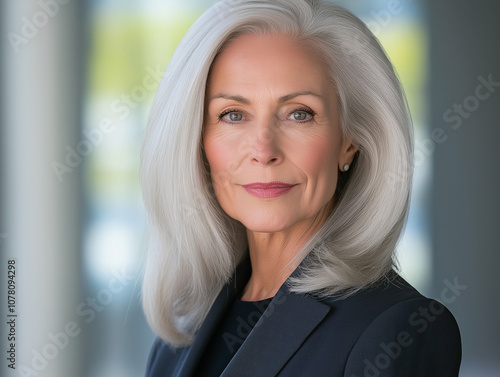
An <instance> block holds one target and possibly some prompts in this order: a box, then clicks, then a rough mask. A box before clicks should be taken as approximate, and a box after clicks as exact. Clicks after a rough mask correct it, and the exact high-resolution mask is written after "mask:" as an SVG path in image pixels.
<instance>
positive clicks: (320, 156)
mask: <svg viewBox="0 0 500 377" xmlns="http://www.w3.org/2000/svg"><path fill="white" fill-rule="evenodd" d="M337 144H338V143H334V142H332V141H331V140H329V138H317V139H315V140H310V141H309V142H308V143H307V146H306V147H305V148H302V153H301V161H302V166H303V168H304V170H305V171H306V172H307V174H308V175H310V178H313V177H314V178H315V179H317V180H318V181H320V182H325V183H327V184H330V185H331V184H334V182H335V181H336V179H337V170H338V169H337V166H338V161H337V160H338V157H337V150H338V148H339V146H338V145H337Z"/></svg>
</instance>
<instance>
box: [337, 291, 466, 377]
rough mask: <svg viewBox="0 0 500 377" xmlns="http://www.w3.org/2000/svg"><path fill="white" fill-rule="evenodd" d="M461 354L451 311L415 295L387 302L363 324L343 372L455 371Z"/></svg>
mask: <svg viewBox="0 0 500 377" xmlns="http://www.w3.org/2000/svg"><path fill="white" fill-rule="evenodd" d="M461 357H462V348H461V339H460V331H459V329H458V325H457V322H456V320H455V318H454V317H453V315H452V314H451V313H450V311H449V310H448V309H447V308H446V307H445V306H444V305H442V304H441V303H439V302H438V301H435V300H432V299H428V298H425V297H419V298H414V299H410V300H405V301H401V302H399V303H397V304H395V305H393V306H391V307H389V308H387V309H386V310H384V311H383V312H382V313H380V314H379V315H378V316H377V317H376V318H375V319H374V320H373V321H372V322H371V323H370V324H369V325H368V326H367V327H366V328H365V329H364V331H363V332H362V333H361V335H360V336H359V338H358V340H357V341H356V343H355V345H354V347H353V348H352V350H351V352H350V354H349V357H348V361H347V364H346V374H345V375H346V376H348V377H353V376H360V375H377V376H394V377H395V376H398V377H400V376H401V377H405V376H406V377H417V376H424V375H425V376H429V377H438V376H439V377H456V376H458V371H459V368H460V362H461Z"/></svg>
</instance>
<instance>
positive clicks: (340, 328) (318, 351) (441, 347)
mask: <svg viewBox="0 0 500 377" xmlns="http://www.w3.org/2000/svg"><path fill="white" fill-rule="evenodd" d="M250 273H251V267H250V261H249V258H248V257H247V258H246V259H245V260H244V261H243V262H242V263H241V264H240V265H239V266H238V268H237V269H236V272H235V274H234V276H233V278H232V279H231V281H230V282H229V283H228V284H226V285H225V286H224V287H223V288H222V290H221V292H220V294H219V295H218V297H217V298H216V300H215V302H214V304H213V305H212V308H211V309H210V311H209V313H208V315H207V317H206V319H205V321H204V322H203V325H202V326H201V328H200V329H199V331H198V333H197V334H196V337H195V339H194V342H193V343H192V344H191V345H190V346H187V347H182V348H177V349H172V348H170V347H169V346H168V345H167V344H165V343H164V342H163V341H162V340H161V339H159V338H158V339H157V340H156V342H155V344H154V345H153V348H152V350H151V353H150V356H149V360H148V363H147V370H146V377H171V376H175V377H194V373H195V370H196V367H197V365H198V362H199V361H200V359H201V357H202V355H203V352H204V349H205V347H206V345H207V344H208V342H209V341H210V338H211V336H212V334H213V332H214V331H215V330H216V328H217V325H218V322H219V319H220V318H221V317H222V316H223V315H224V313H225V312H226V309H227V308H228V306H229V305H231V303H232V302H233V300H234V299H235V298H236V297H237V295H238V294H240V292H242V290H243V288H244V287H245V285H246V282H247V281H248V279H249V277H250ZM295 273H298V270H296V271H295V272H294V274H295ZM394 275H395V276H394V279H392V280H391V281H390V282H388V281H384V282H380V283H378V284H374V285H373V286H371V287H370V288H367V289H364V290H362V291H360V292H358V293H356V294H354V295H352V296H350V297H348V298H345V299H339V298H335V297H328V298H317V297H314V296H312V295H302V294H296V293H292V292H290V291H289V290H288V287H287V284H283V285H282V287H281V288H280V289H279V291H278V293H277V294H276V296H275V297H274V299H273V300H272V302H271V304H270V305H269V307H268V308H267V309H266V310H265V311H264V313H263V314H262V316H261V318H260V319H259V321H258V322H257V323H256V324H255V327H254V328H253V330H252V331H251V333H250V334H249V335H248V337H247V338H246V340H245V341H244V343H243V344H242V345H241V347H240V349H239V350H238V351H237V352H236V354H235V355H234V356H233V358H232V359H231V361H230V363H229V364H228V365H227V367H226V369H225V370H224V372H223V373H222V374H221V377H247V376H248V377H271V376H280V377H292V376H297V377H317V376H331V377H382V376H386V377H388V376H390V377H417V376H418V377H420V376H425V377H456V376H458V370H459V366H460V361H461V341H460V333H459V330H458V326H457V323H456V321H455V319H454V318H453V316H452V314H451V313H450V312H449V311H448V310H447V309H446V308H445V307H444V306H443V305H441V304H440V303H438V302H437V301H434V300H430V299H427V298H425V297H424V296H422V295H421V294H420V293H418V292H417V291H416V290H415V289H414V288H413V287H412V286H411V285H410V284H408V283H407V282H406V281H405V280H403V278H401V277H400V276H399V275H397V274H396V273H394ZM243 320H246V319H243ZM249 320H250V319H249ZM233 335H235V336H237V334H233ZM200 377H202V376H200Z"/></svg>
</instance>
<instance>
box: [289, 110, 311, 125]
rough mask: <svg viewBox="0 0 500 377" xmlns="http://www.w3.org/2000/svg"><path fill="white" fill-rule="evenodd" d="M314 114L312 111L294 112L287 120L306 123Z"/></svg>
mask: <svg viewBox="0 0 500 377" xmlns="http://www.w3.org/2000/svg"><path fill="white" fill-rule="evenodd" d="M313 116H314V112H313V111H312V110H305V109H304V110H295V111H294V112H292V113H291V114H290V116H289V117H288V119H289V120H292V121H296V122H307V121H309V120H311V119H312V117H313Z"/></svg>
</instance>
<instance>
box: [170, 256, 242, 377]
mask: <svg viewBox="0 0 500 377" xmlns="http://www.w3.org/2000/svg"><path fill="white" fill-rule="evenodd" d="M250 274H251V264H250V257H249V256H248V253H247V255H246V257H245V258H244V259H243V261H242V262H241V263H240V264H239V265H238V268H237V269H236V272H235V274H234V275H233V277H232V279H231V281H230V282H229V283H227V284H225V285H224V287H223V288H222V290H221V291H220V293H219V295H218V296H217V298H216V299H215V301H214V303H213V305H212V307H211V308H210V311H209V312H208V314H207V317H206V318H205V321H204V322H203V325H202V326H201V327H200V329H199V330H198V333H197V334H196V337H195V339H194V341H193V343H192V344H191V345H190V346H189V347H188V348H187V349H186V352H185V354H184V355H183V356H182V358H183V361H182V362H181V363H179V368H178V369H177V373H176V374H175V376H177V377H192V376H194V373H195V371H196V368H197V366H198V363H199V361H200V359H201V357H202V356H203V352H204V351H205V348H206V346H207V344H208V342H209V341H210V339H211V338H212V335H213V333H214V331H215V330H216V329H217V326H218V324H219V321H220V319H221V317H222V316H223V315H224V314H225V313H226V311H227V308H228V306H230V305H231V304H232V303H233V301H234V300H235V298H236V295H237V294H238V292H239V291H241V290H243V288H244V286H245V284H246V282H247V281H248V279H249V278H250Z"/></svg>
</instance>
